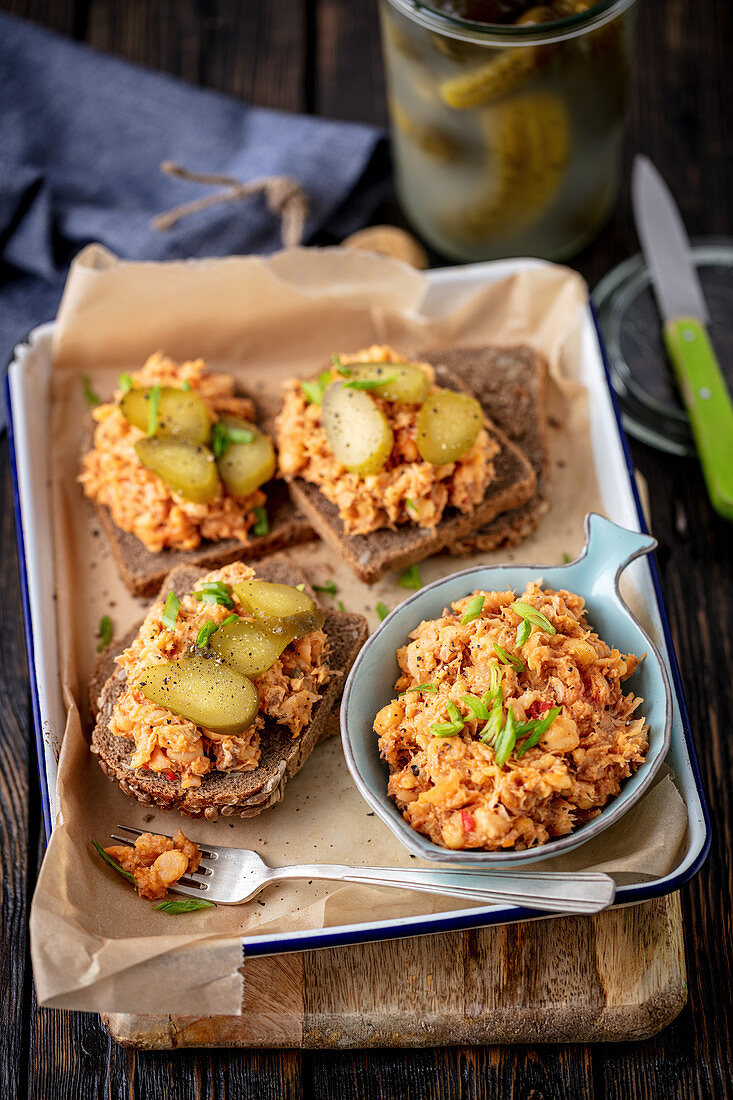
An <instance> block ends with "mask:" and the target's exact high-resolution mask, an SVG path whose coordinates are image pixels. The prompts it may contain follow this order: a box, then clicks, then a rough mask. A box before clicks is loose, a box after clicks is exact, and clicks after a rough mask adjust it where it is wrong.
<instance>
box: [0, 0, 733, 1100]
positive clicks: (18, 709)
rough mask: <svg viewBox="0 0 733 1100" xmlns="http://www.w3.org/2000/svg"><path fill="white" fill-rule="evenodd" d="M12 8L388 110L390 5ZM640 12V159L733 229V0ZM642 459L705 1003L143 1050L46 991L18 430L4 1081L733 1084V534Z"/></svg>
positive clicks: (337, 1093) (254, 2) (205, 76)
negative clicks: (457, 1040)
mask: <svg viewBox="0 0 733 1100" xmlns="http://www.w3.org/2000/svg"><path fill="white" fill-rule="evenodd" d="M0 7H2V8H4V9H7V10H9V11H11V12H14V13H16V14H19V15H24V16H26V17H28V18H30V19H34V20H37V21H38V22H41V23H44V24H46V25H48V26H50V27H53V28H55V29H56V30H58V31H61V32H62V33H64V34H67V35H73V36H74V37H76V38H78V39H81V40H83V41H85V42H88V43H91V44H92V45H94V46H97V47H99V48H100V49H103V50H108V51H111V52H112V53H116V54H119V55H121V56H123V57H126V58H130V59H132V60H134V61H138V62H143V63H145V64H146V65H149V66H152V67H154V68H158V69H165V70H167V71H168V72H171V73H175V74H176V75H178V76H181V77H183V78H184V79H186V80H189V81H191V82H193V83H196V84H202V85H205V86H207V87H210V88H215V89H217V90H219V91H223V92H229V93H231V94H232V95H235V96H240V97H242V98H243V99H246V100H247V101H248V102H250V103H254V104H260V105H265V106H268V107H277V108H284V109H287V110H291V111H308V112H312V113H316V114H324V115H330V116H334V117H338V118H348V119H355V120H363V121H368V122H380V123H381V122H384V121H385V97H384V87H383V83H382V69H381V59H380V49H379V39H378V31H377V22H376V12H375V5H374V3H373V0H288V2H287V3H286V2H285V0H248V2H243V0H239V2H238V0H128V2H125V0H0ZM639 7H640V26H639V51H638V61H639V63H638V66H637V70H636V83H635V90H634V96H633V106H632V110H631V118H630V126H629V132H628V140H627V147H626V148H627V159H630V157H631V154H632V153H633V152H634V151H637V150H642V151H644V152H647V153H649V154H650V155H651V156H652V157H653V159H654V160H655V161H656V163H657V165H658V166H659V168H660V169H661V170H662V172H663V173H664V174H665V175H666V177H667V179H668V180H669V181H670V182H671V184H672V185H673V187H674V190H675V192H676V194H677V197H678V199H679V200H680V203H681V206H682V212H683V215H684V217H685V219H686V222H687V225H688V228H689V230H690V232H691V233H692V234H693V235H694V234H703V233H708V234H726V233H728V234H732V235H733V188H731V186H730V170H731V151H732V143H733V77H732V76H731V58H732V57H733V5H731V3H730V0H699V2H696V3H691V2H690V0H642V2H641V3H640V5H639ZM0 94H2V92H1V91H0ZM0 152H1V150H0ZM636 250H637V242H636V237H635V234H634V230H633V227H632V223H631V217H630V210H629V199H628V190H627V189H625V190H624V193H623V195H622V198H621V202H620V204H619V207H618V210H617V211H616V214H615V216H614V218H613V220H612V222H611V224H610V225H609V226H608V228H607V229H606V230H605V232H604V233H603V235H602V237H601V238H600V239H599V240H598V241H597V242H596V243H595V244H594V245H593V246H592V247H591V248H589V249H587V250H586V251H585V252H584V253H583V254H582V255H581V256H580V257H578V259H577V261H576V263H575V266H577V268H578V269H579V270H580V271H581V272H582V274H583V275H584V276H586V278H587V279H588V280H589V282H590V284H591V285H593V284H594V283H595V282H596V281H597V280H598V279H599V278H600V277H601V276H602V275H603V274H604V272H606V271H607V270H608V269H609V268H610V267H611V266H612V265H613V264H614V263H616V262H617V261H618V260H620V259H622V258H623V257H625V256H627V255H628V254H630V253H631V252H635V251H636ZM38 320H39V321H40V320H45V318H38ZM633 452H634V458H635V461H636V463H637V465H638V468H639V469H640V470H641V471H642V473H643V474H644V476H645V478H646V479H647V482H648V484H649V488H650V496H651V511H652V527H653V530H654V533H655V534H656V536H657V537H658V538H659V540H660V543H661V548H660V551H659V565H660V569H661V575H662V584H663V588H664V594H665V598H666V601H667V607H668V609H669V613H670V617H671V623H672V631H673V634H674V639H675V644H676V646H677V652H678V654H679V657H680V660H681V665H682V672H683V679H684V682H685V689H686V692H687V699H688V703H689V706H690V712H691V716H692V724H693V729H694V731H695V735H696V738H697V745H698V752H699V754H700V760H701V765H702V770H703V775H704V777H705V782H706V786H707V793H708V798H709V801H710V806H711V810H712V816H713V823H714V835H713V847H712V852H711V856H710V859H709V861H708V863H707V866H706V867H705V868H704V870H703V871H702V873H701V874H700V876H699V877H698V878H697V880H696V881H695V882H693V883H692V884H691V885H690V886H689V887H688V888H687V889H685V891H684V898H683V902H684V912H685V928H686V941H687V952H688V965H689V982H690V998H689V1004H688V1007H687V1008H686V1009H685V1010H684V1011H683V1013H682V1014H681V1016H680V1017H679V1018H678V1019H677V1020H676V1021H675V1022H674V1024H672V1026H671V1027H669V1028H668V1029H667V1030H666V1031H665V1032H663V1033H662V1034H661V1035H659V1036H657V1037H656V1038H654V1039H652V1040H650V1041H647V1042H644V1043H628V1044H621V1045H614V1046H610V1045H609V1046H596V1047H582V1046H575V1047H573V1046H568V1047H563V1048H558V1047H519V1048H470V1049H469V1048H456V1049H443V1050H441V1049H436V1050H418V1051H404V1052H401V1051H395V1050H390V1051H378V1050H371V1051H356V1052H337V1053H302V1052H297V1051H275V1052H267V1051H259V1052H251V1053H250V1052H236V1051H223V1052H217V1051H214V1052H204V1053H201V1054H197V1053H196V1052H182V1053H174V1054H136V1053H131V1052H128V1051H125V1050H122V1049H120V1048H118V1047H116V1046H115V1044H114V1043H112V1041H111V1040H110V1039H109V1037H108V1035H107V1033H106V1032H105V1031H104V1029H103V1028H102V1026H101V1024H100V1022H99V1020H98V1018H97V1017H95V1016H85V1015H80V1014H77V1013H66V1012H58V1011H48V1010H45V1009H39V1008H38V1006H37V1004H36V1002H35V999H34V993H33V982H32V977H31V970H30V965H29V960H28V953H27V950H28V940H27V928H26V923H27V914H28V907H29V904H30V898H31V894H32V891H33V884H34V880H35V876H36V869H37V866H38V862H39V860H40V857H41V854H42V850H43V837H42V833H41V810H40V804H39V793H38V785H37V781H36V761H35V754H34V751H33V748H32V737H31V717H30V707H29V698H28V676H27V670H26V662H25V655H24V648H23V638H22V632H21V631H20V630H19V628H18V624H19V622H20V620H21V607H20V594H19V588H18V576H17V571H16V565H15V559H16V551H15V531H14V526H13V515H12V500H11V491H10V481H9V477H8V459H7V446H6V445H5V444H3V447H2V452H1V453H2V476H1V477H0V493H1V497H0V523H1V524H2V527H1V529H0V533H1V539H2V543H1V549H2V561H3V569H2V570H1V571H0V623H1V624H2V638H3V646H2V650H0V698H1V699H2V706H1V708H0V724H1V726H2V735H3V752H2V756H1V757H0V838H1V842H2V851H3V859H2V864H1V865H0V892H1V904H2V910H1V913H2V934H3V951H2V957H1V962H0V966H1V968H2V970H1V980H0V1035H1V1038H0V1095H2V1096H3V1097H11V1096H15V1095H26V1094H28V1095H32V1096H37V1097H42V1098H44V1100H45V1098H47V1097H62V1098H64V1100H66V1098H69V1100H72V1098H73V1100H83V1098H87V1097H92V1096H94V1097H97V1096H99V1097H102V1096H104V1097H120V1098H121V1097H141V1098H145V1100H154V1098H157V1097H163V1096H165V1097H171V1098H173V1097H181V1098H185V1100H191V1098H192V1097H194V1096H195V1097H204V1096H206V1097H211V1098H217V1100H219V1098H224V1097H227V1098H228V1100H235V1098H236V1100H238V1098H244V1097H252V1098H253V1100H266V1098H268V1097H272V1098H278V1100H280V1098H284V1097H295V1096H301V1095H303V1094H306V1095H308V1096H317V1097H329V1098H330V1097H339V1098H341V1097H359V1098H364V1100H366V1098H368V1097H377V1096H379V1097H388V1098H391V1097H415V1098H417V1100H428V1098H432V1097H434V1098H436V1100H437V1098H440V1100H448V1098H453V1097H459V1096H462V1097H500V1098H502V1100H504V1098H508V1097H516V1098H520V1097H521V1098H525V1097H526V1098H528V1100H529V1098H530V1097H531V1098H533V1100H540V1098H541V1097H548V1098H550V1097H552V1098H556V1097H582V1098H585V1097H594V1098H599V1100H600V1098H601V1097H604V1098H606V1097H607V1098H609V1100H610V1098H616V1097H618V1098H621V1097H624V1098H626V1097H629V1096H639V1097H650V1098H654V1097H673V1096H675V1097H677V1096H679V1097H711V1098H715V1100H720V1098H722V1097H725V1096H726V1095H733V1084H732V1081H733V1077H732V1075H731V1041H730V1020H731V1016H732V1013H733V1004H732V1003H731V960H732V959H733V952H732V951H731V854H730V843H731V820H732V818H731V795H732V794H733V766H732V761H731V745H732V744H733V741H732V739H731V736H730V732H731V728H730V727H731V716H732V715H733V687H732V684H733V675H732V673H733V626H732V625H731V618H732V616H733V549H732V548H733V527H732V526H731V525H729V524H727V523H725V522H724V521H722V520H720V519H718V518H717V517H716V516H715V515H714V514H713V512H712V511H711V509H710V507H709V505H708V502H707V498H706V494H705V490H704V487H703V482H702V479H701V476H700V472H699V469H698V467H697V464H696V463H695V462H694V461H688V460H683V459H676V458H669V457H666V456H662V455H659V454H657V453H655V452H654V451H652V450H650V449H649V448H647V447H644V446H641V445H634V447H633Z"/></svg>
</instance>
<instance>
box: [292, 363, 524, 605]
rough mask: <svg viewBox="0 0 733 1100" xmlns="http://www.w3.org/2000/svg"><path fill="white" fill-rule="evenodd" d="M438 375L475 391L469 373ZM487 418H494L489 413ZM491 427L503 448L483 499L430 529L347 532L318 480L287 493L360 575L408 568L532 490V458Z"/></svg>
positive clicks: (444, 382) (368, 579) (366, 577)
mask: <svg viewBox="0 0 733 1100" xmlns="http://www.w3.org/2000/svg"><path fill="white" fill-rule="evenodd" d="M436 381H437V382H438V384H439V385H441V386H445V387H446V388H449V389H455V390H463V391H465V392H468V393H474V392H475V390H474V386H473V383H472V381H471V380H470V379H466V378H465V377H462V376H458V375H457V373H455V372H453V371H450V370H448V368H447V367H444V366H443V365H442V364H439V365H438V367H437V368H436ZM476 396H477V397H479V400H480V394H478V393H476ZM486 411H487V412H488V410H486ZM489 418H490V420H491V419H492V418H491V417H490V414H489ZM490 431H491V434H492V436H493V437H494V438H495V439H496V440H497V442H498V443H499V444H500V447H501V450H500V451H499V454H498V455H497V456H496V458H495V459H494V471H495V476H494V479H493V481H492V482H491V484H490V485H489V487H488V488H487V490H486V494H485V496H484V499H483V500H482V501H481V503H480V504H479V505H478V507H477V508H475V509H474V510H473V511H472V512H468V513H463V512H459V511H458V510H457V509H455V508H447V509H446V511H445V512H444V514H443V518H442V519H441V521H440V523H439V524H438V525H437V527H435V528H433V529H429V528H422V527H416V526H414V525H413V524H409V525H406V526H403V527H397V528H384V529H382V530H380V531H372V532H371V533H370V534H368V535H347V534H346V532H345V531H344V525H343V522H342V521H341V519H340V518H339V514H338V508H337V507H336V505H335V504H332V503H331V501H330V500H327V498H326V497H325V496H324V495H323V493H322V492H321V491H320V489H319V488H318V487H317V486H316V485H313V484H311V483H310V482H308V481H305V480H304V479H303V478H295V479H294V480H293V481H292V482H291V483H290V493H291V495H292V498H293V500H294V502H295V504H296V505H297V507H298V508H299V509H300V510H301V511H302V512H303V513H304V514H305V516H306V518H307V519H308V520H309V521H310V523H311V524H312V525H313V527H314V528H315V530H316V532H317V533H318V534H319V535H320V536H321V538H322V539H324V541H325V542H327V543H329V545H331V546H332V547H333V548H334V550H335V551H336V553H337V554H338V555H339V557H341V558H342V559H343V560H344V561H345V562H346V564H347V565H348V566H349V567H350V568H351V569H352V570H353V572H354V573H355V574H356V576H357V577H358V578H359V580H361V581H364V583H365V584H374V583H375V581H378V580H379V578H380V577H382V576H384V574H385V573H387V572H389V571H390V570H391V569H406V568H407V567H408V566H410V565H413V564H415V563H416V562H420V561H424V560H425V558H429V557H430V556H431V555H432V554H437V553H439V552H440V551H441V550H445V549H446V548H448V547H450V546H451V545H452V544H453V543H455V542H456V541H458V540H459V539H461V538H462V537H464V536H466V535H468V534H469V532H471V531H474V530H476V528H477V527H479V526H482V525H483V524H485V523H488V522H489V521H490V520H492V519H493V518H494V516H497V515H499V514H501V513H502V512H507V511H509V510H510V509H513V508H518V507H519V506H520V505H522V504H524V502H525V501H527V500H529V499H530V498H531V497H532V496H533V495H534V492H535V489H536V485H537V477H536V474H535V472H534V470H533V468H532V465H531V463H530V462H529V461H528V459H527V458H526V457H525V456H524V455H523V454H522V452H521V450H520V449H519V448H518V447H517V446H516V445H515V444H514V443H512V442H511V440H510V439H509V438H508V436H507V435H506V434H505V433H504V432H503V431H502V430H501V428H499V427H498V426H497V425H496V424H495V423H493V421H492V423H490Z"/></svg>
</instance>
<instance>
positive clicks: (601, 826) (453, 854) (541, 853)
mask: <svg viewBox="0 0 733 1100" xmlns="http://www.w3.org/2000/svg"><path fill="white" fill-rule="evenodd" d="M593 516H599V517H600V518H602V519H605V518H606V517H605V516H600V513H598V512H589V513H588V514H587V515H586V516H585V519H584V521H583V527H584V531H585V546H584V547H583V549H582V550H581V552H580V554H579V555H578V556H577V558H575V559H574V560H573V561H570V562H564V563H562V564H560V565H534V564H525V563H520V562H518V563H514V562H512V563H511V565H510V566H507V565H474V566H471V567H470V568H468V569H460V570H457V571H456V572H455V573H450V574H449V575H448V576H447V577H439V578H438V580H436V581H433V582H432V583H431V584H426V585H425V586H424V587H423V588H421V589H420V590H419V591H418V592H415V593H414V594H413V595H412V596H408V598H407V599H406V600H403V601H402V603H400V604H399V605H398V606H397V607H396V608H394V610H393V611H391V612H390V613H389V615H388V616H387V617H386V618H385V619H384V622H382V623H380V625H379V626H378V627H377V629H376V630H375V632H374V633H373V634H372V635H371V637H369V638H368V639H367V641H366V642H365V643H364V645H363V646H362V648H361V650H360V651H359V654H358V656H357V658H356V660H355V662H354V664H353V666H352V669H351V672H350V673H349V676H348V678H347V680H346V684H345V686H344V692H343V698H342V702H341V713H340V726H341V742H342V745H343V750H344V757H345V759H346V765H347V767H348V769H349V773H350V775H351V778H352V779H353V780H354V782H355V784H356V786H357V789H358V790H359V793H360V794H361V796H362V798H363V799H364V800H365V801H366V802H367V803H368V805H369V806H370V808H371V809H372V810H374V812H375V813H376V814H377V816H378V817H379V818H380V820H381V821H382V822H383V823H384V824H385V825H386V826H387V828H388V829H389V830H390V831H391V832H392V833H393V834H394V836H396V837H397V839H398V840H399V841H400V842H401V843H402V844H403V845H404V846H405V847H406V848H407V849H408V851H410V852H411V853H412V854H413V855H416V856H419V857H421V858H422V859H428V860H432V861H434V862H436V863H470V864H472V865H475V864H481V865H483V866H491V865H494V866H496V865H505V864H507V863H508V864H517V863H533V862H536V861H537V860H540V859H550V858H552V857H554V856H556V855H560V854H562V853H563V852H567V851H569V850H570V849H575V848H578V847H580V846H581V845H582V844H585V843H586V842H587V841H589V840H592V839H593V838H594V837H596V836H598V835H599V833H602V832H604V831H605V830H606V829H607V828H609V827H610V826H611V825H614V824H615V823H616V822H617V821H619V820H620V819H621V818H622V817H623V816H624V814H626V813H627V812H628V811H629V810H630V809H631V808H632V806H634V805H636V803H637V802H638V801H639V799H640V798H641V797H642V795H644V794H646V792H647V791H648V790H649V787H650V786H651V784H652V782H653V781H654V779H655V777H656V775H657V772H658V771H659V769H660V767H661V766H662V763H663V762H664V759H665V757H666V756H667V753H668V752H669V748H670V744H671V740H672V691H671V687H670V679H669V674H668V672H667V667H666V665H665V662H664V660H663V659H662V655H661V653H660V652H659V650H658V648H657V646H656V645H655V644H654V642H653V641H652V639H651V638H650V637H649V634H648V633H647V631H646V630H645V629H644V627H643V626H642V625H641V623H640V622H639V620H638V618H637V617H636V615H634V613H633V611H632V610H631V608H630V607H629V606H628V604H627V603H626V601H625V600H624V598H623V596H622V595H621V592H620V589H619V579H620V576H621V574H622V573H623V571H624V570H625V569H626V568H627V566H628V565H630V564H631V562H632V561H635V560H636V559H637V558H640V557H643V556H645V555H646V554H649V553H651V552H652V551H653V550H654V549H655V548H656V547H657V545H658V543H657V540H656V539H654V538H653V537H652V536H647V537H648V538H649V539H650V541H649V543H648V544H647V545H646V546H641V547H639V548H638V550H636V551H635V552H633V553H632V554H629V555H628V556H627V557H626V558H625V560H624V561H623V562H622V564H621V565H620V566H619V567H618V569H617V571H616V574H615V576H614V581H613V591H614V593H615V596H616V599H617V600H618V602H619V604H620V605H621V607H622V608H623V609H625V611H626V613H627V614H628V615H629V617H630V619H631V620H632V622H633V623H634V624H635V626H636V627H637V629H638V630H639V631H640V632H641V634H642V636H643V638H644V639H645V641H646V643H647V645H648V647H649V652H650V653H651V655H652V656H653V657H654V659H655V660H656V662H657V665H658V667H659V670H660V673H661V677H662V683H663V685H664V695H665V719H664V736H663V738H662V742H661V744H660V747H659V749H658V750H657V752H656V753H655V754H654V755H653V756H652V757H651V759H650V757H649V756H647V758H646V760H645V761H644V763H643V764H642V765H641V767H642V768H645V769H646V771H645V775H644V777H643V778H642V780H641V782H640V783H639V785H638V787H637V788H636V789H635V790H634V792H633V793H632V794H631V795H629V796H628V797H627V798H626V799H624V800H623V801H618V799H614V800H613V802H612V803H611V804H610V808H609V809H608V810H606V809H603V810H602V811H601V813H600V814H599V815H598V817H596V818H594V819H593V820H592V821H590V822H589V823H588V824H587V825H585V826H583V827H582V833H581V832H577V831H573V832H571V833H568V834H566V835H565V836H562V837H558V838H557V839H556V840H550V841H548V842H547V843H546V844H542V845H539V846H538V847H536V848H527V849H525V850H523V851H515V850H510V851H505V852H489V851H486V850H485V849H478V850H477V849H475V848H472V849H468V850H460V849H459V850H457V851H456V850H454V849H448V848H441V847H440V845H438V844H434V843H433V841H431V840H428V839H427V838H426V837H424V836H423V835H422V834H421V833H418V832H416V830H414V829H413V828H412V826H411V825H408V824H407V822H406V821H404V819H403V818H395V817H393V816H392V815H390V814H387V813H386V812H385V809H384V807H383V805H382V801H381V798H382V797H383V795H379V796H378V795H376V794H374V792H373V791H372V789H371V787H370V786H369V784H368V782H367V780H366V779H365V778H364V776H363V775H362V774H361V772H360V770H359V767H358V765H357V762H356V758H355V756H354V752H353V750H352V747H351V738H350V734H349V728H348V726H349V721H348V720H349V711H350V702H351V693H352V690H353V687H354V684H355V682H356V679H357V677H358V675H359V669H360V668H361V667H362V665H363V663H364V660H365V658H366V655H367V653H368V652H369V651H370V649H371V648H373V646H374V645H375V644H378V642H379V641H380V638H381V636H382V634H383V630H384V628H385V627H386V626H387V624H388V623H389V622H390V620H391V619H392V618H394V616H396V615H397V614H398V613H402V612H403V611H404V610H405V608H406V607H409V606H411V605H412V604H415V603H417V602H418V601H419V600H421V599H422V598H423V597H424V596H425V594H426V593H428V592H433V591H435V590H436V589H438V588H440V587H441V586H442V585H445V584H447V583H448V582H449V581H453V580H455V579H456V578H457V577H470V576H472V575H474V574H476V573H487V572H488V573H491V572H493V571H494V570H499V569H501V570H506V569H513V570H514V569H516V570H520V569H531V570H536V571H537V572H538V573H540V574H541V573H543V572H546V571H547V570H548V569H552V570H553V571H554V570H557V569H571V568H572V567H573V566H575V565H577V564H578V563H579V562H581V561H582V560H583V559H584V558H585V557H587V555H588V548H589V536H590V521H591V519H592V518H593ZM609 522H613V521H609ZM616 526H620V524H616ZM627 530H628V528H627ZM636 533H637V532H634V534H636ZM641 533H642V534H643V532H641ZM647 659H648V657H647Z"/></svg>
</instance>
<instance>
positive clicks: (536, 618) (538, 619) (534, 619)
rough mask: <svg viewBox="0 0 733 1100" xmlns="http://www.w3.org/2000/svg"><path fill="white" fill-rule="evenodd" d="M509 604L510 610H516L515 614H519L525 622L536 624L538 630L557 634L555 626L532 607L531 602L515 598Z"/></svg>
mask: <svg viewBox="0 0 733 1100" xmlns="http://www.w3.org/2000/svg"><path fill="white" fill-rule="evenodd" d="M510 606H511V609H512V611H516V613H517V615H519V616H521V618H523V619H524V620H525V622H528V623H532V625H533V626H538V627H539V628H540V630H544V631H545V633H546V634H557V631H556V630H555V627H554V626H553V625H552V623H551V622H550V620H549V619H548V618H547V616H546V615H543V614H542V612H541V611H538V610H537V608H536V607H532V604H531V603H522V602H521V600H516V601H515V602H514V603H513V604H511V605H510Z"/></svg>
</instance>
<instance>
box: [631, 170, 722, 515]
mask: <svg viewBox="0 0 733 1100" xmlns="http://www.w3.org/2000/svg"><path fill="white" fill-rule="evenodd" d="M631 196H632V205H633V210H634V220H635V222H636V231H637V233H638V236H639V241H640V244H641V250H642V253H643V255H644V259H645V261H646V264H647V267H648V269H649V273H650V276H651V281H652V287H653V288H654V294H655V297H656V299H657V304H658V306H659V312H660V313H661V315H662V320H663V322H664V341H665V345H666V347H667V353H668V355H669V358H670V361H671V363H672V367H673V369H674V373H675V377H676V379H677V384H678V386H679V388H680V391H681V394H682V399H683V401H684V403H685V407H686V408H687V413H688V416H689V419H690V427H691V428H692V434H693V436H694V438H695V444H696V446H697V452H698V455H699V458H700V464H701V466H702V471H703V475H704V477H705V483H706V485H707V489H708V494H709V496H710V500H711V501H712V504H713V507H714V508H715V510H716V511H717V512H719V513H720V515H722V516H724V517H725V518H726V519H728V520H733V402H731V396H730V393H729V392H728V387H727V386H726V384H725V379H724V378H723V375H722V373H721V370H720V365H719V363H718V360H717V358H716V356H715V351H714V349H713V346H712V344H711V342H710V338H709V336H708V333H707V330H706V328H705V326H706V324H707V322H708V320H709V315H708V309H707V305H706V303H705V296H704V294H703V290H702V286H701V284H700V278H699V276H698V273H697V270H696V268H695V265H694V262H693V260H692V255H691V251H690V243H689V240H688V237H687V233H686V231H685V227H684V223H683V221H682V218H681V216H680V212H679V210H678V209H677V205H676V203H675V201H674V198H673V197H672V194H671V192H670V190H669V188H668V187H667V185H666V183H665V182H664V180H663V179H662V177H661V176H660V174H659V172H658V171H657V169H656V168H655V167H654V165H653V164H652V162H651V161H650V160H649V158H648V157H644V156H637V157H636V158H635V160H634V168H633V173H632V181H631Z"/></svg>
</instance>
